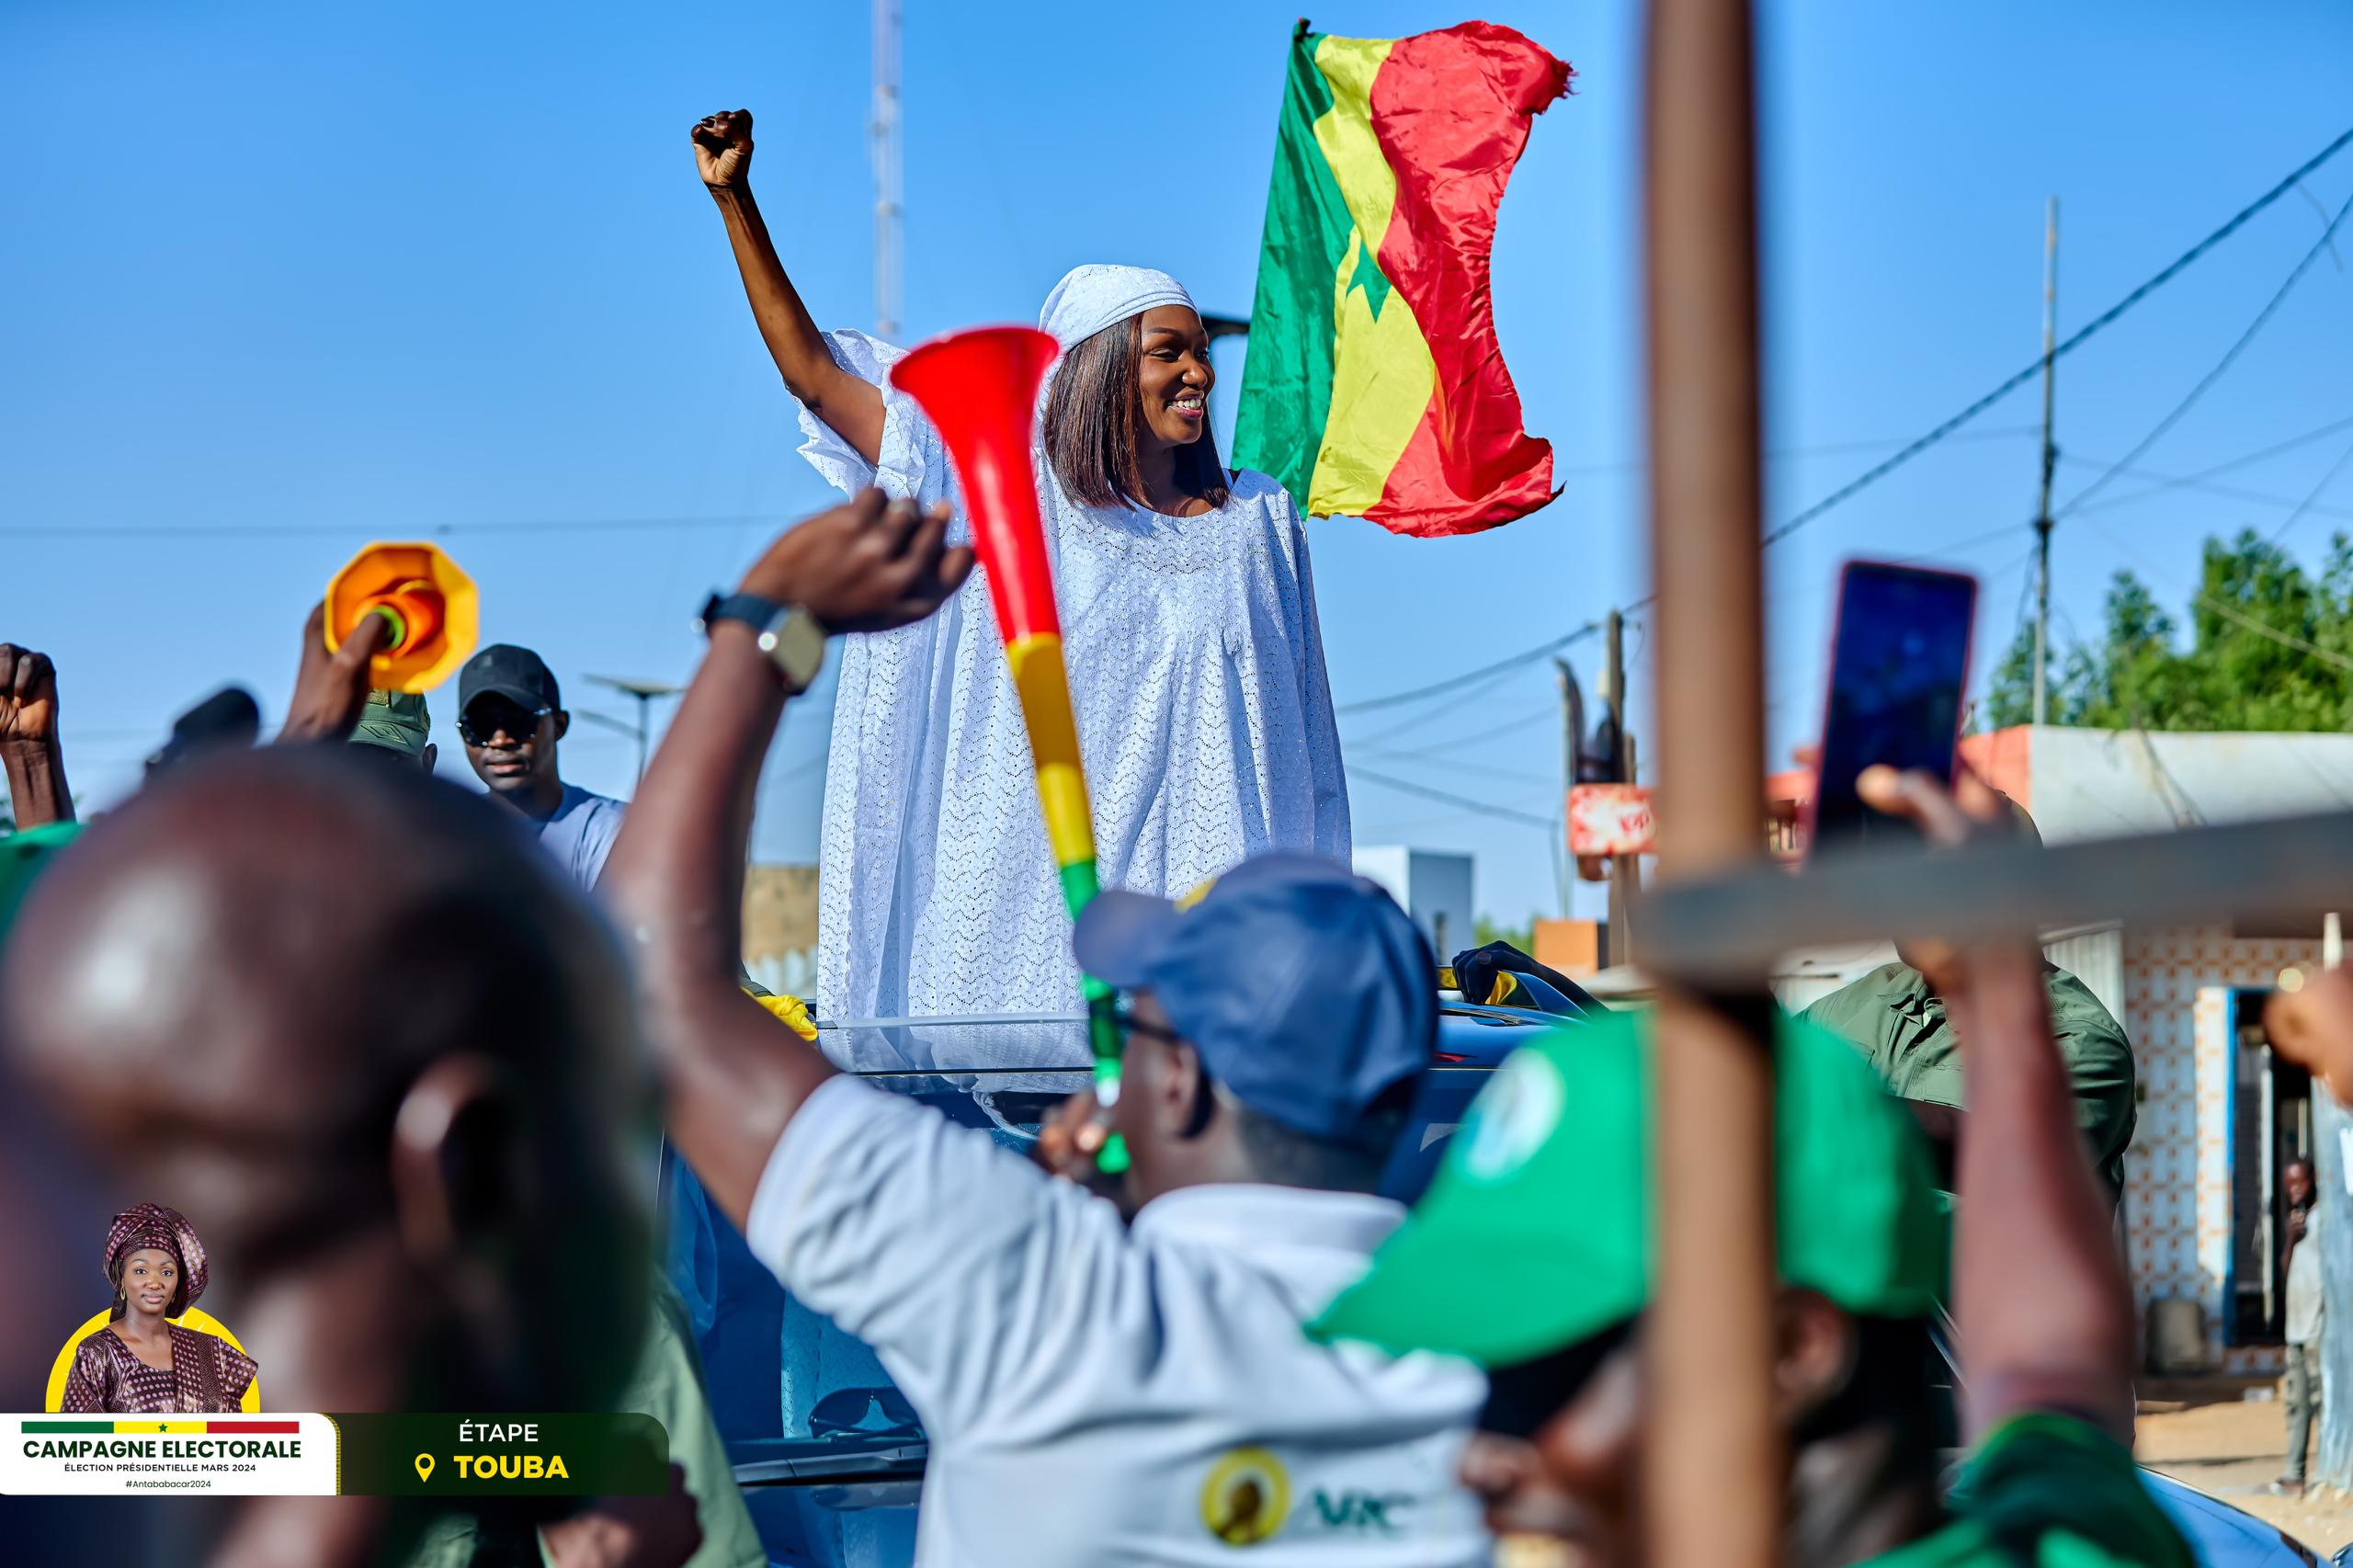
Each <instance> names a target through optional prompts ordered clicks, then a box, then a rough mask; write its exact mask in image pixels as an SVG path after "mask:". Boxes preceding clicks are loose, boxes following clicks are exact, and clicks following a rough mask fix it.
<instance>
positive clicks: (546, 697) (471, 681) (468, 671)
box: [458, 642, 563, 713]
mask: <svg viewBox="0 0 2353 1568" xmlns="http://www.w3.org/2000/svg"><path fill="white" fill-rule="evenodd" d="M484 693H495V694H496V695H498V696H500V697H503V698H505V699H506V700H507V701H509V702H512V703H514V704H515V705H516V706H517V708H522V709H526V710H529V711H531V712H534V713H536V712H538V711H540V710H541V709H546V710H549V711H551V712H552V711H553V710H556V709H559V708H561V707H563V694H562V693H561V692H559V691H558V690H557V689H556V684H555V675H554V672H552V671H551V670H550V669H549V668H548V666H547V663H546V661H545V660H543V659H541V658H540V656H539V655H538V654H537V653H532V652H531V651H530V650H529V648H517V646H515V644H513V643H512V642H494V643H492V644H491V645H490V646H489V647H487V648H484V649H483V651H482V652H481V653H476V654H475V655H474V656H473V657H472V658H471V659H468V660H467V661H466V667H465V670H464V672H463V673H462V674H460V676H458V711H459V712H460V713H462V712H464V711H465V710H467V709H469V708H472V706H473V705H474V699H475V698H477V697H480V696H483V694H484Z"/></svg>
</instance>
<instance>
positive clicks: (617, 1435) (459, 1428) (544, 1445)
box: [0, 1414, 670, 1498]
mask: <svg viewBox="0 0 2353 1568" xmlns="http://www.w3.org/2000/svg"><path fill="white" fill-rule="evenodd" d="M0 1431H5V1432H6V1433H7V1435H8V1441H7V1443H6V1449H5V1451H0V1494H17V1495H20V1496H25V1495H39V1494H82V1495H117V1496H130V1495H138V1494H147V1493H159V1492H165V1493H167V1492H202V1493H213V1494H221V1495H227V1496H276V1497H294V1496H308V1497H331V1496H334V1495H335V1494H357V1495H362V1496H377V1497H479V1498H490V1497H535V1496H536V1497H592V1496H598V1497H610V1496H628V1495H636V1496H660V1495H662V1494H665V1493H667V1492H668V1491H669V1489H670V1438H669V1435H668V1434H667V1433H666V1432H665V1431H664V1430H663V1429H662V1426H661V1423H659V1422H657V1421H655V1420H654V1418H653V1417H652V1416H650V1415H634V1414H632V1415H317V1414H306V1415H266V1416H237V1415H140V1416H107V1415H0Z"/></svg>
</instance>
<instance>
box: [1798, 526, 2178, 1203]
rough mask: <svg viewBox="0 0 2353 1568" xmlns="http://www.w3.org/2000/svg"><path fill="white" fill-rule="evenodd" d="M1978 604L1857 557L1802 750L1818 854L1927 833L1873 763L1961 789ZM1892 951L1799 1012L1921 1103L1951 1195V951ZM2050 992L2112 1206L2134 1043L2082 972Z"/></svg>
mask: <svg viewBox="0 0 2353 1568" xmlns="http://www.w3.org/2000/svg"><path fill="white" fill-rule="evenodd" d="M1976 608H1977V583H1976V579H1974V578H1972V577H1969V576H1965V575H1963V574H1959V573H1954V572H1938V571H1932V570H1928V569H1926V568H1922V567H1917V566H1905V565H1898V564H1896V563H1894V562H1882V561H1851V562H1847V566H1846V568H1845V569H1844V571H1842V572H1841V573H1840V574H1839V580H1838V623H1837V631H1836V635H1835V637H1834V638H1833V640H1832V643H1831V651H1830V680H1829V690H1828V694H1827V697H1826V699H1825V700H1824V704H1823V721H1822V744H1821V746H1820V748H1819V750H1818V751H1816V752H1815V753H1813V755H1812V756H1806V755H1805V754H1801V755H1800V760H1801V761H1811V762H1812V763H1813V764H1814V765H1815V767H1814V777H1815V780H1816V788H1815V790H1814V795H1813V801H1812V804H1811V805H1810V807H1809V810H1808V819H1807V828H1808V833H1807V838H1808V843H1809V846H1810V851H1809V852H1810V853H1815V854H1820V853H1824V852H1827V853H1832V854H1836V853H1840V852H1843V851H1845V850H1847V849H1849V848H1853V847H1870V848H1875V849H1878V850H1880V851H1881V852H1899V851H1900V850H1901V849H1902V847H1903V846H1905V845H1907V844H1908V845H1911V846H1919V845H1920V843H1921V836H1920V833H1919V830H1918V829H1917V827H1916V826H1915V825H1914V824H1912V823H1911V822H1909V821H1908V820H1906V819H1904V818H1902V817H1891V816H1889V815H1887V814H1886V813H1884V812H1877V811H1874V810H1872V809H1871V807H1870V803H1869V802H1867V801H1865V800H1864V799H1863V798H1862V795H1861V793H1860V790H1859V787H1858V780H1859V778H1861V777H1862V775H1863V773H1864V771H1865V770H1866V769H1868V768H1871V767H1890V768H1893V769H1894V770H1895V771H1896V772H1898V773H1904V774H1920V775H1925V776H1927V777H1928V778H1935V779H1937V780H1938V781H1939V782H1940V783H1943V784H1945V785H1947V786H1950V785H1951V784H1952V783H1953V782H1954V767H1955V757H1956V755H1957V753H1958V750H1959V745H1960V740H1961V712H1962V708H1961V694H1962V688H1963V687H1964V685H1965V683H1966V681H1967V679H1968V676H1969V650H1970V638H1971V631H1972V627H1973V626H1974V623H1975V619H1976ZM1995 798H1996V799H1997V800H1999V801H2001V803H2002V804H2003V805H2004V806H2005V807H2006V809H2007V811H2008V812H2009V814H2010V815H2011V817H2012V818H2013V819H2015V820H2014V821H2013V823H2012V825H2013V826H2015V827H2017V828H2018V829H2019V830H2020V831H2022V832H2024V833H2025V834H2026V835H2028V836H2029V837H2035V836H2037V835H2035V832H2034V824H2033V821H2032V820H2031V819H2029V817H2028V816H2027V814H2026V812H2025V811H2024V810H2023V809H2022V808H2020V807H2019V806H2018V802H2017V801H2010V800H2008V799H2006V797H2000V796H1996V797H1995ZM1922 885H1923V886H1924V887H1928V888H1933V886H1934V879H1933V873H1925V874H1924V876H1923V879H1922ZM1895 954H1896V961H1895V962H1894V963H1892V964H1882V965H1881V966H1880V967H1879V968H1877V969H1875V970H1873V971H1870V973H1869V974H1866V975H1864V976H1863V977H1862V978H1861V979H1859V980H1858V981H1856V982H1855V983H1852V984H1851V985H1848V986H1847V987H1846V988H1845V989H1844V990H1841V991H1836V992H1833V993H1832V994H1829V995H1827V996H1825V997H1824V998H1822V999H1821V1000H1820V1001H1818V1002H1816V1003H1814V1004H1813V1006H1811V1007H1808V1008H1807V1009H1806V1010H1805V1012H1804V1015H1803V1017H1804V1018H1805V1020H1806V1021H1807V1022H1808V1023H1811V1024H1814V1025H1817V1026H1819V1027H1820V1028H1824V1029H1827V1030H1828V1031H1830V1032H1831V1033H1832V1034H1835V1035H1838V1036H1840V1037H1841V1038H1843V1039H1845V1040H1847V1042H1848V1043H1849V1044H1851V1045H1853V1046H1854V1047H1855V1048H1856V1049H1857V1050H1859V1051H1861V1052H1862V1053H1863V1055H1864V1056H1865V1057H1866V1058H1867V1059H1869V1061H1870V1064H1871V1066H1872V1067H1873V1068H1874V1069H1876V1070H1877V1071H1878V1073H1879V1075H1880V1077H1881V1081H1883V1082H1884V1083H1885V1084H1886V1085H1887V1087H1888V1090H1889V1092H1890V1093H1892V1094H1893V1095H1895V1096H1897V1097H1898V1098H1900V1099H1902V1100H1904V1102H1905V1103H1906V1104H1907V1105H1909V1106H1910V1107H1911V1108H1912V1111H1913V1115H1914V1117H1915V1119H1917V1120H1918V1121H1919V1123H1920V1126H1921V1129H1922V1131H1925V1132H1927V1134H1928V1138H1929V1142H1930V1143H1931V1144H1932V1145H1933V1147H1934V1149H1935V1152H1936V1155H1937V1160H1938V1167H1939V1170H1940V1172H1941V1173H1942V1174H1941V1176H1940V1177H1939V1179H1940V1180H1941V1181H1942V1182H1943V1184H1944V1186H1945V1188H1946V1189H1947V1190H1948V1191H1949V1190H1951V1188H1952V1185H1953V1176H1952V1174H1951V1172H1952V1162H1953V1158H1954V1151H1955V1149H1956V1148H1957V1147H1958V1146H1959V1141H1960V1131H1961V1117H1962V1115H1963V1114H1964V1112H1963V1110H1962V1107H1963V1106H1964V1105H1965V1104H1966V1103H1967V1101H1966V1099H1965V1097H1964V1094H1963V1083H1962V1074H1961V1040H1959V1039H1958V1038H1957V1037H1956V1035H1955V1034H1954V1030H1953V1025H1952V1020H1951V1017H1950V1016H1949V1014H1948V1012H1947V1010H1946V1004H1947V1001H1948V998H1947V997H1946V996H1945V995H1944V994H1942V991H1941V988H1940V987H1938V984H1937V983H1935V981H1934V980H1932V979H1931V978H1930V976H1932V975H1934V974H1936V973H1938V972H1939V970H1940V967H1941V966H1942V964H1943V963H1944V961H1945V960H1946V959H1947V958H1948V957H1949V953H1948V951H1947V949H1945V948H1944V946H1943V944H1940V943H1912V944H1909V945H1906V944H1904V943H1902V942H1899V943H1897V944H1896V949H1895ZM2043 988H2044V990H2045V992H2046V993H2047V994H2048V997H2049V1003H2050V1009H2051V1024H2052V1035H2053V1037H2054V1038H2055V1039H2056V1040H2057V1042H2058V1046H2059V1054H2060V1058H2061V1060H2062V1061H2063V1062H2064V1063H2065V1064H2066V1068H2067V1077H2068V1081H2069V1083H2070V1085H2071V1086H2072V1088H2073V1090H2074V1096H2075V1116H2076V1120H2077V1122H2078V1123H2079V1124H2080V1125H2081V1126H2082V1127H2083V1129H2084V1131H2085V1134H2086V1137H2087V1138H2088V1139H2089V1140H2090V1142H2091V1151H2092V1162H2093V1165H2094V1166H2095V1167H2096V1168H2097V1171H2098V1173H2099V1177H2100V1180H2101V1182H2102V1183H2103V1184H2104V1185H2105V1186H2106V1187H2107V1188H2108V1198H2109V1205H2110V1206H2111V1207H2113V1205H2114V1204H2115V1202H2116V1199H2117V1198H2118V1196H2119V1195H2120V1194H2121V1193H2122V1191H2123V1190H2124V1150H2125V1146H2126V1145H2127V1144H2129V1143H2131V1141H2132V1124H2133V1075H2132V1048H2131V1045H2130V1044H2129V1043H2128V1042H2127V1041H2126V1040H2125V1038H2124V1031H2123V1029H2121V1028H2119V1027H2118V1025H2117V1022H2116V1019H2115V1018H2114V1017H2111V1016H2109V1011H2108V1009H2107V1008H2106V1007H2104V1006H2101V1005H2100V1002H2099V998H2097V996H2094V995H2093V994H2091V991H2090V989H2089V988H2088V987H2086V985H2085V984H2084V983H2083V982H2082V981H2080V980H2078V979H2076V978H2075V976H2074V975H2072V974H2069V973H2068V972H2067V971H2065V970H2063V969H2060V968H2058V967H2057V966H2055V965H2052V964H2048V963H2046V964H2045V965H2044V966H2043Z"/></svg>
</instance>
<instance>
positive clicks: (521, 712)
mask: <svg viewBox="0 0 2353 1568" xmlns="http://www.w3.org/2000/svg"><path fill="white" fill-rule="evenodd" d="M554 711H555V710H554V709H552V708H517V707H515V706H513V705H512V704H494V703H486V702H485V703H481V704H477V705H476V706H475V707H474V708H472V709H471V710H468V711H466V712H463V713H460V714H459V715H458V738H459V739H460V740H461V741H463V742H465V743H466V744H468V745H470V746H486V745H488V744H490V739H491V737H492V736H493V735H495V734H496V733H498V732H499V731H501V730H504V731H506V733H508V734H510V735H512V736H514V737H515V739H517V740H518V741H528V740H529V739H530V738H531V736H532V735H533V734H535V733H538V730H539V727H540V720H542V719H544V718H546V717H547V716H548V715H549V714H551V713H552V712H554Z"/></svg>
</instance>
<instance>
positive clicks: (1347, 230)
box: [1233, 22, 1574, 537]
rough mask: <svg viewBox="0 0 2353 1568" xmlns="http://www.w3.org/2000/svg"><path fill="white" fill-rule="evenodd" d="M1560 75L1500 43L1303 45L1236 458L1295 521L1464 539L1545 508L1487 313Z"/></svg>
mask: <svg viewBox="0 0 2353 1568" xmlns="http://www.w3.org/2000/svg"><path fill="white" fill-rule="evenodd" d="M1573 74H1574V73H1572V72H1571V70H1570V68H1569V66H1568V65H1567V64H1566V63H1565V62H1562V61H1559V60H1555V59H1553V58H1552V55H1550V54H1548V53H1546V52H1545V51H1543V50H1542V49H1541V48H1540V47H1538V46H1537V45H1536V44H1535V43H1533V42H1531V41H1529V40H1528V39H1526V38H1524V37H1522V36H1521V35H1520V34H1518V33H1517V32H1514V31H1513V30H1512V29H1511V28H1503V27H1496V26H1494V25H1493V24H1491V23H1487V22H1464V23H1463V24H1461V26H1460V27H1453V28H1447V29H1445V30H1444V31H1442V32H1432V33H1421V34H1418V35H1416V36H1415V37H1413V38H1404V39H1357V38H1334V37H1331V36H1329V35H1326V34H1321V33H1311V32H1307V31H1306V30H1304V28H1302V29H1301V30H1300V31H1299V32H1298V33H1296V34H1295V35H1294V36H1293V38H1292V40H1291V51H1290V81H1289V83H1288V85H1287V86H1286V88H1285V90H1284V94H1283V112H1282V122H1281V126H1280V130H1279V133H1278V136H1277V140H1276V144H1275V174H1274V181H1273V183H1272V185H1271V186H1270V187H1268V189H1267V229H1266V237H1265V239H1264V240H1263V242H1262V244H1261V249H1260V251H1259V256H1258V293H1257V299H1256V302H1255V303H1254V304H1253V306H1252V307H1251V312H1250V358H1249V362H1248V365H1247V366H1246V368H1245V370H1244V373H1243V378H1242V403H1241V408H1240V411H1239V414H1238V416H1237V422H1236V426H1235V430H1234V441H1233V444H1234V455H1235V460H1237V461H1238V462H1240V463H1242V464H1243V465H1245V466H1246V467H1250V468H1255V469H1257V470H1259V471H1260V472H1265V473H1268V474H1271V475H1273V476H1274V477H1275V478H1276V479H1279V480H1280V481H1281V482H1282V483H1283V485H1284V487H1285V488H1287V489H1288V490H1290V493H1291V494H1292V495H1293V496H1295V497H1297V498H1298V500H1299V502H1300V504H1301V505H1302V506H1303V507H1304V508H1305V509H1306V510H1307V511H1309V512H1311V513H1316V514H1319V515H1323V516H1346V517H1365V518H1368V519H1370V520H1371V521H1373V522H1377V523H1379V524H1381V526H1382V527H1383V528H1388V529H1390V530H1391V531H1392V532H1394V533H1403V534H1417V535H1422V536H1425V537H1427V536H1434V535H1441V534H1459V533H1472V532H1475V531H1476V530H1478V529H1481V528H1494V527H1495V526H1496V525H1497V524H1499V523H1507V522H1509V521H1511V520H1512V519H1513V518H1514V517H1525V516H1526V515H1527V514H1528V513H1529V512H1532V511H1534V510H1535V509H1536V508H1537V507H1539V506H1543V505H1544V504H1545V502H1547V501H1548V500H1550V499H1551V498H1552V446H1551V444H1550V443H1549V442H1545V441H1540V440H1538V439H1536V438H1535V437H1532V436H1530V435H1529V434H1528V432H1527V431H1526V430H1524V429H1522V428H1521V427H1520V412H1519V393H1518V391H1517V390H1515V389H1514V387H1513V386H1512V381H1511V376H1510V373H1509V372H1507V371H1506V369H1504V359H1503V349H1502V347H1501V345H1500V344H1498V343H1497V342H1496V339H1495V312H1494V307H1493V303H1492V301H1491V299H1490V294H1489V285H1488V272H1487V267H1488V256H1489V253H1490V250H1491V248H1492V246H1493V245H1494V243H1495V210H1496V208H1497V207H1498V206H1499V205H1500V204H1501V203H1502V201H1503V194H1504V185H1505V182H1506V181H1507V180H1508V179H1509V178H1510V177H1511V171H1512V166H1513V165H1515V164H1517V163H1518V161H1519V154H1520V150H1521V149H1522V148H1523V147H1525V146H1526V145H1527V144H1528V130H1529V123H1530V121H1531V119H1533V117H1534V116H1536V115H1538V114H1540V113H1542V112H1543V110H1544V109H1545V108H1546V107H1547V106H1549V105H1550V104H1551V103H1552V100H1553V99H1555V98H1557V97H1561V96H1562V95H1563V94H1564V93H1565V92H1567V91H1568V86H1569V80H1570V78H1571V76H1572V75H1573Z"/></svg>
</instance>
